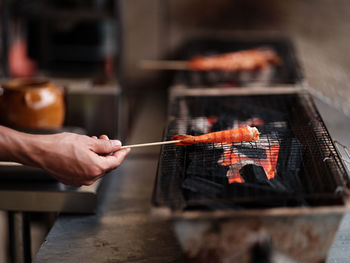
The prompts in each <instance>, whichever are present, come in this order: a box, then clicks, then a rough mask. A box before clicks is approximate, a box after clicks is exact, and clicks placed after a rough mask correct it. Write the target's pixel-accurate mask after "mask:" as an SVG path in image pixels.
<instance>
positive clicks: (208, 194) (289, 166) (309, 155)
mask: <svg viewBox="0 0 350 263" xmlns="http://www.w3.org/2000/svg"><path fill="white" fill-rule="evenodd" d="M207 94H208V93H207ZM209 94H210V92H209ZM247 124H249V125H252V126H256V127H258V129H259V130H260V131H261V133H262V134H261V139H260V140H259V142H258V143H255V142H254V143H251V142H250V143H249V142H246V143H240V144H235V145H227V144H196V145H193V146H176V145H166V146H163V148H162V151H161V157H160V161H159V169H158V175H157V179H156V185H155V191H154V197H153V202H154V205H155V208H156V209H155V212H156V213H157V215H159V216H164V217H166V218H171V219H172V220H174V222H175V232H176V234H177V236H178V238H179V241H180V244H181V245H182V247H183V249H184V251H185V254H186V255H187V257H188V258H189V259H190V260H193V261H195V262H232V261H234V262H271V260H272V262H289V261H288V260H290V262H323V261H324V260H325V258H326V255H327V251H328V248H329V247H330V245H331V243H332V241H333V237H334V235H335V233H336V230H337V228H338V225H339V222H340V220H341V218H342V215H343V213H344V211H345V210H346V209H347V207H348V187H349V178H348V175H347V173H346V171H345V169H344V166H343V164H342V162H341V159H340V158H339V155H338V153H337V151H336V148H335V147H334V144H333V142H332V140H331V138H330V136H329V133H328V132H327V129H326V127H325V125H324V123H323V122H322V119H321V118H320V116H319V114H318V112H317V110H316V108H315V106H314V104H313V101H312V99H311V97H310V96H309V95H307V94H301V93H299V94H284V95H246V96H230V95H226V96H222V95H220V94H218V93H216V94H215V95H214V94H211V95H210V96H208V95H206V94H205V93H200V94H197V96H181V95H179V94H177V96H175V97H173V98H172V100H171V104H170V107H169V121H168V126H167V128H166V132H165V138H164V139H166V140H168V139H170V138H171V136H173V135H175V134H183V133H185V134H192V135H198V134H201V133H206V132H209V131H216V130H223V129H228V128H234V127H239V126H242V125H247ZM273 156H274V157H273ZM268 177H270V179H267V178H268ZM237 178H238V179H237ZM240 180H241V181H240ZM257 258H260V260H262V258H266V260H265V261H263V260H262V261H256V259H257ZM273 260H275V261H273Z"/></svg>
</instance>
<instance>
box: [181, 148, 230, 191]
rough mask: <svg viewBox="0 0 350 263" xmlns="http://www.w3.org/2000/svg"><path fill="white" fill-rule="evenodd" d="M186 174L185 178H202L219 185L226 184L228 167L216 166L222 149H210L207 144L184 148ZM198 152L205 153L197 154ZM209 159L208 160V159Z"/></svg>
mask: <svg viewBox="0 0 350 263" xmlns="http://www.w3.org/2000/svg"><path fill="white" fill-rule="evenodd" d="M186 147H187V149H186V155H187V157H188V158H187V163H186V166H187V167H186V172H185V177H186V178H187V177H193V176H197V177H202V178H206V179H210V180H211V181H213V182H216V183H219V184H226V183H227V180H228V179H227V177H226V173H227V170H228V167H226V166H222V165H219V164H218V160H219V158H220V156H221V155H222V152H223V150H222V149H216V148H210V147H209V146H208V145H207V144H195V145H190V146H186ZM198 152H201V153H206V154H205V155H203V154H198ZM208 157H209V158H208Z"/></svg>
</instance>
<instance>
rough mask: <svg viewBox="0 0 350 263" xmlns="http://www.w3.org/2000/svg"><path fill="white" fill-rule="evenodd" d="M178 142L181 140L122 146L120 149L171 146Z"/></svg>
mask: <svg viewBox="0 0 350 263" xmlns="http://www.w3.org/2000/svg"><path fill="white" fill-rule="evenodd" d="M178 142H181V140H174V141H164V142H150V143H140V144H132V145H124V146H122V147H121V149H125V148H136V147H146V146H156V145H163V144H172V143H178Z"/></svg>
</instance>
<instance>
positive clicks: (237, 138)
mask: <svg viewBox="0 0 350 263" xmlns="http://www.w3.org/2000/svg"><path fill="white" fill-rule="evenodd" d="M259 135H260V133H259V131H258V129H257V128H255V127H250V126H246V127H242V128H237V129H232V130H225V131H218V132H211V133H207V134H203V135H199V136H191V135H175V136H173V137H172V138H171V139H172V140H180V142H178V143H176V144H177V145H191V144H194V143H212V142H215V143H234V142H249V141H257V140H259Z"/></svg>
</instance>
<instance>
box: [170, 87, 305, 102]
mask: <svg viewBox="0 0 350 263" xmlns="http://www.w3.org/2000/svg"><path fill="white" fill-rule="evenodd" d="M300 93H308V90H307V88H306V87H305V86H303V85H300V86H299V85H297V86H293V85H285V86H284V85H280V86H274V87H244V88H236V87H225V88H222V87H205V86H200V87H195V88H187V86H186V85H181V84H178V85H174V86H172V87H171V88H170V92H169V97H170V101H171V100H172V99H174V98H176V97H181V96H227V95H235V96H249V95H274V94H300Z"/></svg>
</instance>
